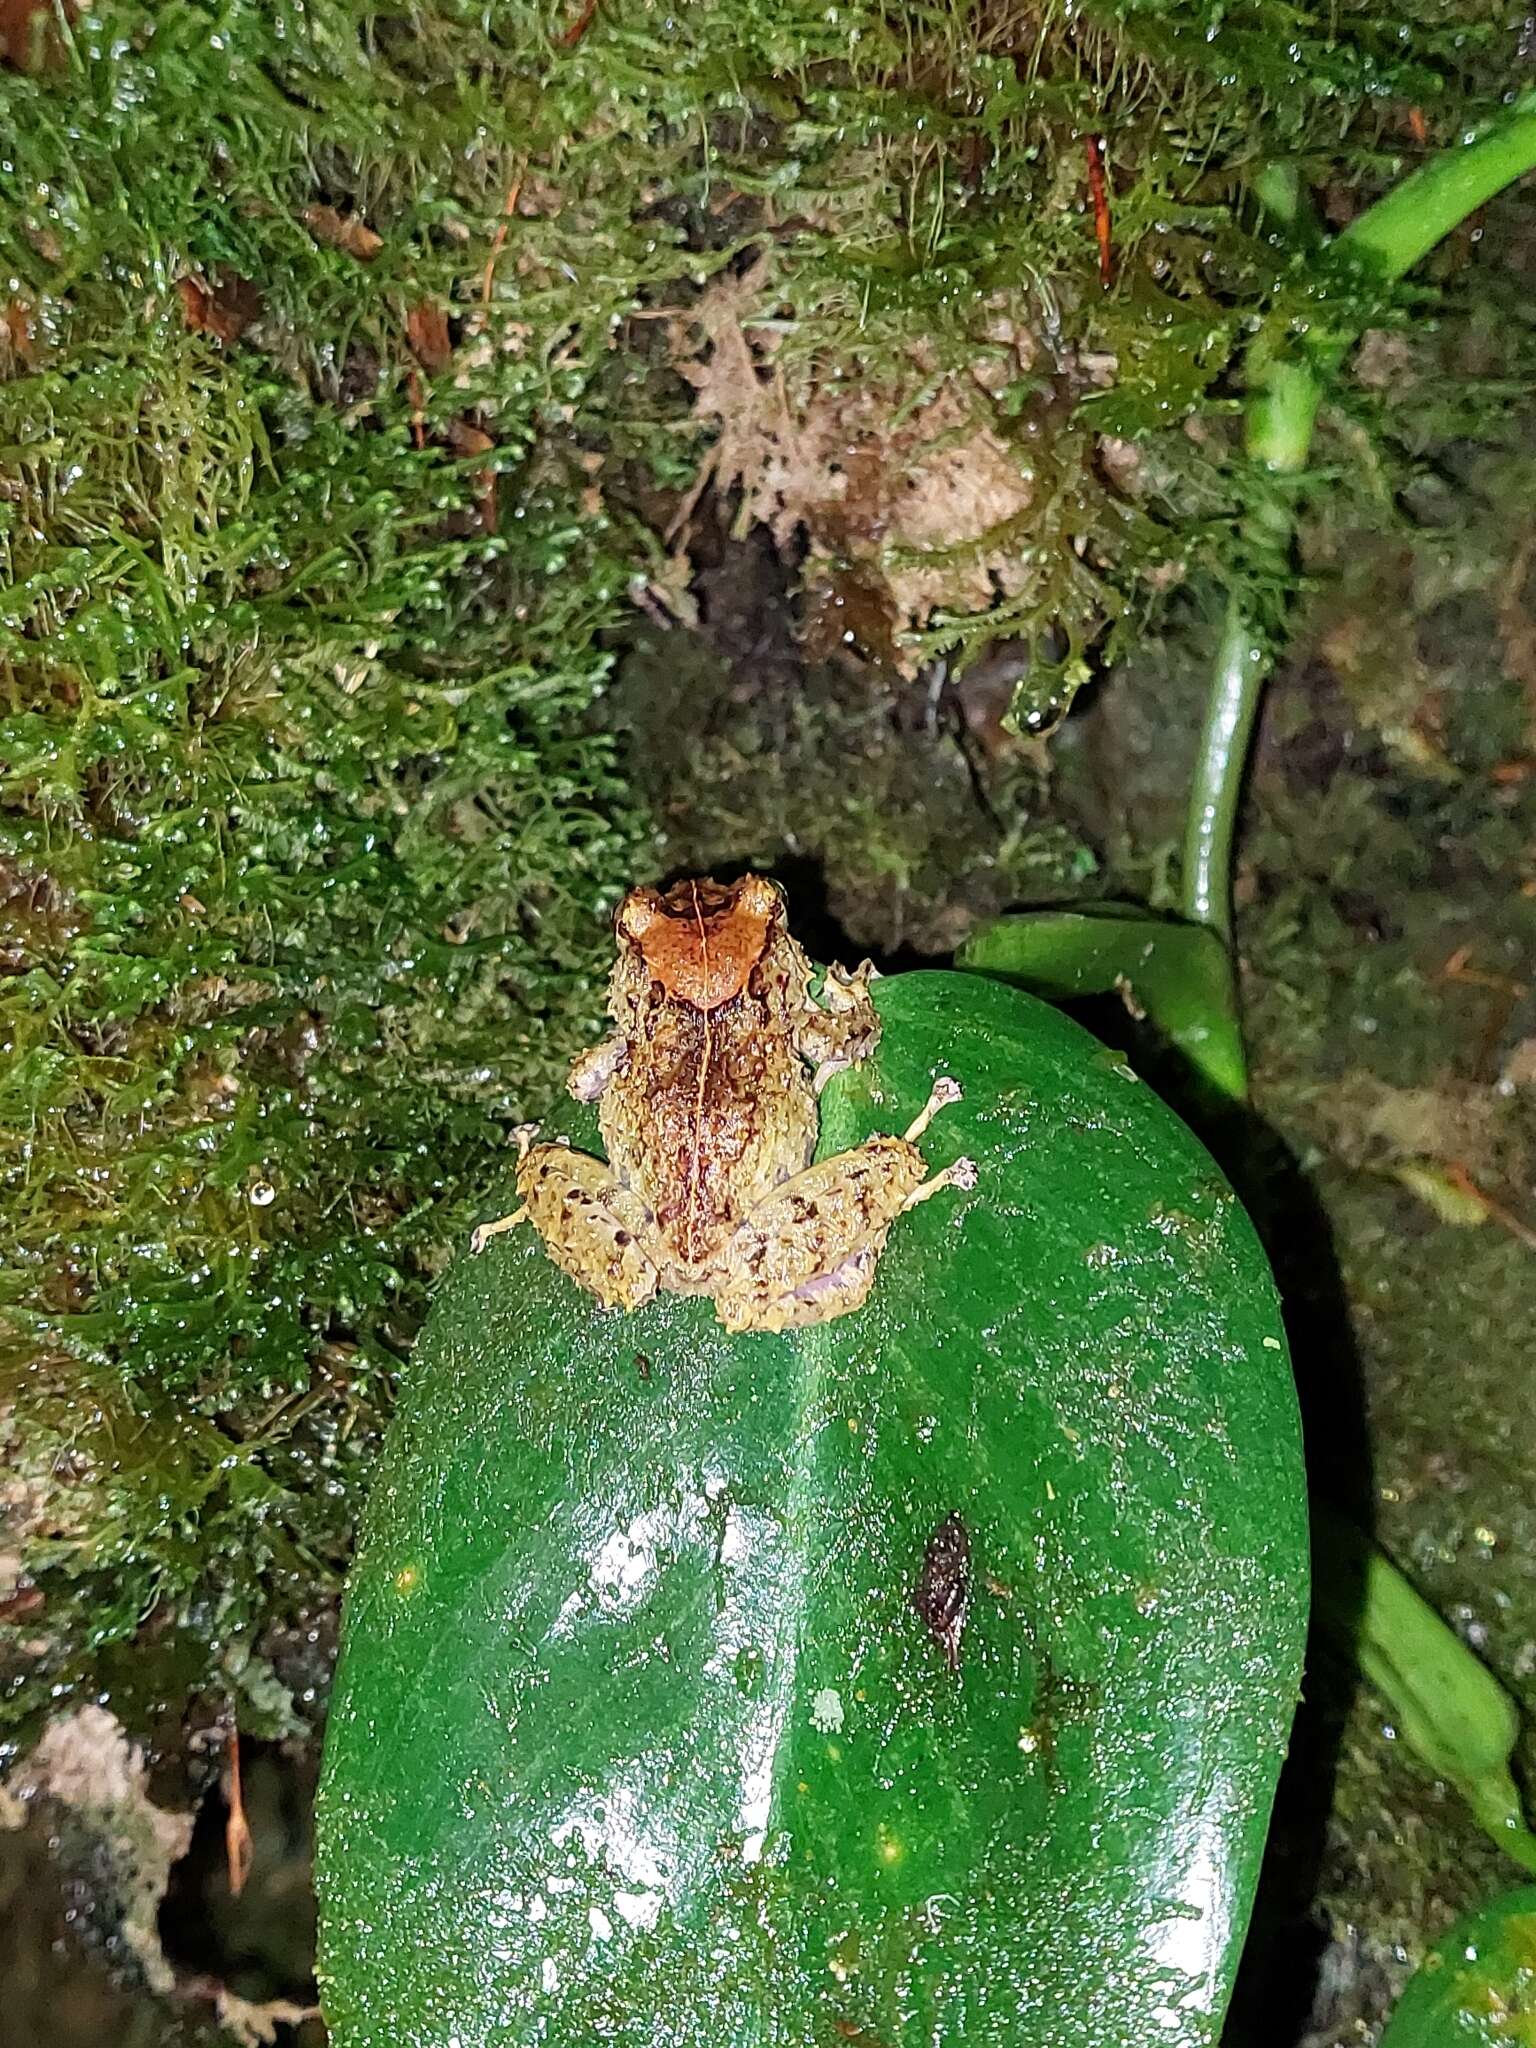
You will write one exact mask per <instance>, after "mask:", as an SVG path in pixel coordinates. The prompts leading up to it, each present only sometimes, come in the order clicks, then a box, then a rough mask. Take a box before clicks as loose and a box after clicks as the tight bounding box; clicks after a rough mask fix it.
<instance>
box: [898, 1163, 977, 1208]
mask: <svg viewBox="0 0 1536 2048" xmlns="http://www.w3.org/2000/svg"><path fill="white" fill-rule="evenodd" d="M976 1180H977V1173H976V1162H975V1160H974V1159H957V1160H956V1161H955V1163H954V1165H953V1166H946V1167H945V1169H944V1171H943V1172H942V1173H936V1174H934V1175H933V1177H932V1178H931V1179H930V1180H925V1181H924V1182H923V1184H922V1186H921V1187H916V1188H914V1189H913V1190H912V1192H911V1194H910V1195H908V1197H907V1199H906V1200H905V1202H903V1203H902V1205H901V1206H902V1211H903V1213H905V1212H906V1211H907V1210H908V1209H915V1208H916V1207H917V1205H918V1203H919V1202H926V1201H929V1200H930V1199H931V1198H932V1197H933V1196H934V1195H937V1194H942V1193H943V1191H944V1189H945V1188H973V1187H975V1185H976Z"/></svg>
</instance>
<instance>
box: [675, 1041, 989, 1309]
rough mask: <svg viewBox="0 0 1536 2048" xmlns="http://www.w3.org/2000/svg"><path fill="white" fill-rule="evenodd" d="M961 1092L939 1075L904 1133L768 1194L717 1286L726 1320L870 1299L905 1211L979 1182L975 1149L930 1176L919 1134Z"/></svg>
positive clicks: (739, 1235)
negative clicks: (884, 1253) (916, 1141)
mask: <svg viewBox="0 0 1536 2048" xmlns="http://www.w3.org/2000/svg"><path fill="white" fill-rule="evenodd" d="M959 1096H960V1090H959V1088H958V1087H957V1086H956V1084H955V1083H954V1082H953V1081H949V1080H944V1081H940V1082H937V1083H936V1084H935V1086H934V1090H933V1093H932V1095H930V1097H929V1098H928V1101H927V1103H926V1104H925V1105H924V1107H923V1110H922V1113H921V1114H920V1115H919V1116H918V1117H917V1118H916V1119H915V1121H914V1123H913V1124H912V1127H911V1129H910V1130H909V1131H908V1133H907V1135H906V1136H905V1137H900V1138H897V1137H894V1136H883V1137H875V1138H870V1139H868V1140H867V1141H866V1142H865V1143H864V1144H862V1145H858V1146H856V1147H855V1148H854V1149H853V1150H852V1151H851V1152H840V1153H838V1154H837V1156H836V1157H835V1158H832V1159H823V1160H820V1161H818V1163H817V1164H816V1165H814V1166H808V1167H806V1168H805V1170H804V1171H803V1172H801V1173H797V1174H794V1175H792V1176H791V1178H790V1179H789V1180H787V1181H785V1182H784V1183H783V1184H782V1185H781V1186H780V1187H777V1188H775V1189H774V1191H773V1192H772V1194H770V1195H767V1196H765V1197H764V1198H763V1200H762V1201H761V1202H759V1203H758V1204H757V1206H756V1207H755V1208H754V1209H752V1210H751V1212H750V1213H749V1214H748V1215H747V1216H746V1217H744V1218H743V1220H742V1222H741V1223H740V1225H739V1226H738V1227H737V1230H736V1232H735V1235H734V1236H733V1237H732V1239H731V1243H730V1246H729V1249H728V1251H727V1253H726V1268H727V1273H726V1279H725V1282H724V1284H723V1285H722V1287H721V1288H720V1290H719V1292H718V1293H717V1294H716V1296H715V1304H716V1307H717V1309H718V1311H719V1315H720V1320H721V1322H722V1323H724V1324H725V1326H726V1328H727V1329H729V1330H788V1329H793V1328H797V1327H803V1326H805V1325H808V1324H811V1323H828V1322H831V1321H832V1320H833V1318H834V1317H836V1316H844V1315H847V1314H848V1313H849V1311H850V1310H852V1309H856V1308H859V1307H861V1306H862V1304H863V1303H864V1301H865V1300H866V1299H867V1298H868V1295H869V1291H870V1289H871V1287H872V1286H873V1285H874V1280H875V1269H876V1267H877V1265H878V1264H879V1260H880V1254H881V1252H882V1251H883V1250H884V1248H885V1241H886V1237H887V1235H888V1233H889V1231H890V1228H891V1225H892V1224H893V1223H894V1222H895V1220H896V1218H897V1217H898V1216H900V1215H901V1214H902V1213H903V1212H904V1211H905V1210H907V1209H911V1208H915V1207H916V1206H917V1204H918V1203H919V1202H926V1201H927V1200H928V1199H929V1198H930V1196H933V1195H936V1194H938V1192H939V1191H940V1189H941V1188H949V1187H960V1188H969V1187H974V1186H975V1185H976V1168H975V1167H974V1165H973V1164H972V1163H971V1161H970V1160H969V1159H957V1160H956V1161H955V1163H954V1165H953V1166H947V1167H945V1169H944V1171H943V1172H942V1173H936V1174H933V1175H931V1176H930V1175H929V1173H928V1169H927V1166H926V1163H925V1162H924V1159H923V1155H922V1153H921V1152H919V1151H918V1149H917V1146H916V1145H915V1144H914V1143H913V1134H914V1133H915V1134H916V1135H917V1136H919V1137H920V1136H921V1135H922V1133H923V1132H924V1131H925V1130H926V1129H927V1127H928V1124H929V1123H930V1122H931V1120H932V1119H933V1117H934V1116H935V1115H936V1114H937V1112H938V1111H939V1110H941V1109H943V1108H944V1107H945V1106H946V1105H947V1104H948V1103H951V1102H956V1101H958V1100H959Z"/></svg>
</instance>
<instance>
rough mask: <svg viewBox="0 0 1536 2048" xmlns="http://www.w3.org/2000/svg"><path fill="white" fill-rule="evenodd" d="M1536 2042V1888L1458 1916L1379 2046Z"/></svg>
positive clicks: (1451, 2047) (1509, 2046) (1484, 2046)
mask: <svg viewBox="0 0 1536 2048" xmlns="http://www.w3.org/2000/svg"><path fill="white" fill-rule="evenodd" d="M1531 2041H1536V1885H1522V1886H1521V1887H1520V1889H1519V1890H1518V1891H1512V1892H1505V1893H1504V1894H1503V1896H1502V1897H1500V1898H1497V1899H1495V1900H1493V1902H1492V1903H1491V1904H1490V1905H1486V1906H1481V1907H1479V1908H1478V1910H1477V1911H1476V1912H1475V1913H1469V1914H1468V1915H1467V1917H1466V1918H1465V1919H1464V1920H1459V1921H1458V1922H1457V1923H1456V1925H1455V1926H1454V1927H1453V1928H1452V1929H1451V1931H1450V1933H1449V1934H1447V1935H1445V1936H1444V1937H1443V1938H1442V1939H1441V1940H1440V1941H1437V1942H1436V1943H1435V1946H1434V1947H1433V1948H1432V1949H1431V1950H1430V1951H1429V1954H1428V1955H1427V1956H1426V1957H1425V1958H1424V1961H1423V1962H1422V1963H1421V1964H1420V1966H1419V1969H1418V1971H1417V1973H1416V1974H1415V1975H1414V1976H1413V1977H1412V1978H1410V1980H1409V1983H1408V1989H1407V1990H1406V1991H1405V1992H1404V1993H1403V1995H1402V1998H1401V1999H1400V2000H1399V2002H1398V2006H1397V2010H1396V2011H1395V2012H1394V2013H1393V2015H1392V2018H1391V2019H1390V2021H1389V2022H1388V2023H1387V2031H1386V2032H1385V2033H1384V2034H1383V2035H1382V2037H1381V2048H1526V2044H1527V2043H1529V2042H1531Z"/></svg>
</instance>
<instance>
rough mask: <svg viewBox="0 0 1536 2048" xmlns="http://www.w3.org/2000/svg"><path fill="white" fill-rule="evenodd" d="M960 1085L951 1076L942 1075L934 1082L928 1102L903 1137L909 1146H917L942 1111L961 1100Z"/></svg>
mask: <svg viewBox="0 0 1536 2048" xmlns="http://www.w3.org/2000/svg"><path fill="white" fill-rule="evenodd" d="M960 1095H961V1089H960V1083H959V1082H958V1081H956V1080H955V1079H954V1078H953V1077H952V1076H951V1075H949V1074H940V1076H939V1078H938V1079H937V1081H935V1082H934V1084H933V1087H932V1090H931V1091H930V1093H929V1096H928V1100H927V1101H926V1102H925V1103H924V1104H923V1106H922V1108H921V1109H920V1110H919V1111H918V1113H917V1115H916V1116H915V1117H913V1119H912V1121H911V1123H910V1124H908V1126H907V1128H906V1130H905V1131H903V1133H902V1136H903V1137H904V1138H905V1139H906V1141H907V1143H908V1144H909V1145H915V1144H916V1143H917V1141H918V1139H919V1138H920V1137H921V1136H922V1135H923V1133H924V1131H926V1130H927V1128H928V1126H929V1125H930V1124H931V1123H932V1122H933V1120H934V1118H935V1117H936V1116H937V1115H938V1113H939V1111H940V1110H941V1109H948V1108H949V1107H950V1105H951V1103H955V1102H958V1101H959V1100H960Z"/></svg>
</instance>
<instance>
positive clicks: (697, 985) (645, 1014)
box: [470, 874, 977, 1332]
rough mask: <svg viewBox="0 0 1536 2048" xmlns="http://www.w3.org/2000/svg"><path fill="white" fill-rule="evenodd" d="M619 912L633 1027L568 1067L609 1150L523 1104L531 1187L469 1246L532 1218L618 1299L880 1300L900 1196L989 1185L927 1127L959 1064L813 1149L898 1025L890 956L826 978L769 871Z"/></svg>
mask: <svg viewBox="0 0 1536 2048" xmlns="http://www.w3.org/2000/svg"><path fill="white" fill-rule="evenodd" d="M614 934H615V941H616V958H615V960H614V964H613V968H612V971H611V974H610V976H609V981H608V990H607V997H608V1015H609V1018H610V1020H611V1022H612V1025H613V1029H612V1030H611V1031H610V1032H609V1033H608V1035H607V1036H606V1037H605V1038H603V1039H602V1040H601V1041H600V1042H599V1043H598V1044H596V1045H594V1046H591V1047H589V1048H588V1049H587V1050H586V1051H584V1052H582V1053H579V1054H578V1055H577V1056H576V1058H575V1059H574V1060H573V1061H572V1063H571V1068H570V1073H569V1077H568V1081H567V1087H568V1089H569V1092H570V1093H571V1095H572V1096H574V1097H575V1099H576V1100H577V1101H578V1102H588V1103H591V1102H595V1103H596V1104H597V1114H598V1127H599V1129H600V1131H601V1133H602V1138H603V1143H604V1146H605V1148H606V1151H607V1158H606V1159H600V1158H598V1157H597V1156H596V1155H595V1154H592V1153H587V1152H582V1151H580V1150H578V1149H577V1148H576V1147H574V1146H573V1145H571V1144H570V1143H568V1142H567V1141H566V1140H565V1139H563V1138H557V1139H554V1140H551V1141H545V1142H536V1139H537V1126H535V1125H526V1124H525V1125H522V1126H520V1127H519V1128H518V1130H517V1131H516V1132H515V1134H514V1135H515V1137H516V1141H517V1148H518V1165H517V1173H516V1184H517V1193H518V1198H519V1200H518V1206H517V1208H516V1209H515V1210H513V1211H512V1212H511V1214H509V1215H506V1216H501V1217H498V1218H496V1219H495V1220H494V1221H492V1222H487V1223H482V1224H481V1225H480V1226H479V1227H478V1228H477V1229H476V1230H475V1232H474V1234H473V1236H472V1238H471V1240H470V1251H471V1253H473V1254H479V1253H481V1252H483V1251H484V1250H485V1249H486V1247H487V1246H488V1245H489V1244H490V1243H491V1241H492V1240H493V1239H494V1238H496V1237H498V1236H500V1235H501V1234H502V1233H503V1232H507V1231H512V1230H516V1229H517V1228H519V1227H520V1226H521V1225H522V1224H524V1223H525V1222H526V1223H528V1224H530V1225H531V1226H532V1228H533V1230H534V1231H535V1232H536V1233H537V1235H538V1237H539V1238H540V1239H541V1240H542V1242H543V1245H544V1248H545V1250H546V1251H547V1252H548V1254H549V1256H550V1257H551V1258H552V1259H553V1260H554V1262H555V1264H556V1265H557V1266H559V1267H560V1269H561V1270H562V1271H563V1272H564V1273H566V1274H567V1275H568V1276H569V1277H570V1278H571V1279H572V1280H574V1281H575V1282H576V1283H577V1284H578V1285H579V1286H581V1287H583V1288H584V1289H586V1290H587V1292H588V1293H590V1294H593V1295H595V1296H596V1297H597V1300H598V1302H599V1303H600V1304H601V1306H602V1307H603V1308H604V1309H619V1310H633V1309H636V1308H639V1307H641V1306H643V1304H645V1303H646V1302H648V1301H650V1300H651V1299H652V1298H653V1297H654V1296H655V1295H657V1294H659V1293H670V1294H678V1295H703V1296H707V1297H708V1298H709V1299H710V1300H711V1301H712V1303H713V1304H714V1309H715V1314H716V1316H717V1318H718V1320H719V1321H720V1322H721V1323H722V1324H723V1325H724V1327H725V1328H726V1329H727V1330H729V1331H732V1332H747V1331H763V1332H777V1331H783V1330H787V1329H792V1328H803V1327H806V1326H809V1325H812V1324H817V1323H826V1322H831V1321H833V1320H834V1319H835V1318H837V1317H839V1316H845V1315H848V1314H851V1313H852V1312H853V1311H854V1310H855V1309H857V1308H860V1307H862V1306H863V1304H864V1302H865V1301H866V1300H867V1299H868V1297H869V1294H870V1291H871V1289H872V1287H873V1285H874V1281H875V1274H876V1269H877V1266H878V1264H879V1261H880V1257H881V1254H882V1253H883V1251H884V1249H885V1245H886V1240H887V1237H888V1235H889V1232H890V1230H891V1227H892V1225H893V1224H894V1223H895V1222H896V1220H897V1218H898V1217H900V1216H902V1215H904V1214H905V1213H906V1212H907V1211H908V1210H909V1209H913V1208H915V1207H917V1205H918V1204H919V1203H922V1202H927V1201H929V1200H931V1199H932V1198H933V1197H934V1196H935V1195H937V1194H939V1193H941V1192H942V1191H943V1190H945V1189H962V1190H963V1189H969V1188H973V1187H974V1186H975V1185H976V1179H977V1173H976V1167H975V1164H974V1162H973V1161H971V1160H969V1159H957V1160H955V1161H954V1163H953V1164H952V1165H949V1166H946V1167H944V1168H943V1169H942V1171H940V1172H938V1173H930V1172H929V1170H928V1166H927V1163H926V1161H925V1160H924V1157H923V1154H922V1153H921V1151H920V1150H919V1149H918V1141H919V1139H921V1138H922V1136H923V1134H924V1132H925V1131H926V1130H927V1129H928V1127H929V1125H930V1124H931V1122H932V1121H933V1119H934V1117H935V1116H936V1115H937V1114H938V1113H939V1112H940V1111H941V1110H942V1109H944V1108H946V1107H947V1106H949V1105H950V1104H952V1103H955V1102H958V1101H959V1100H960V1096H961V1090H960V1085H959V1083H958V1082H957V1081H956V1080H955V1079H954V1078H953V1077H952V1076H950V1075H942V1074H941V1075H939V1076H938V1077H937V1078H936V1079H935V1081H934V1083H933V1087H932V1089H931V1091H930V1093H929V1096H928V1099H927V1101H926V1102H925V1103H924V1104H923V1105H922V1107H921V1108H920V1109H919V1110H918V1112H917V1114H916V1115H915V1116H914V1117H913V1118H912V1120H911V1122H910V1123H909V1124H908V1125H907V1127H906V1129H905V1130H904V1131H903V1132H902V1134H901V1135H900V1136H897V1135H895V1134H894V1133H883V1134H877V1135H876V1136H874V1137H871V1138H868V1139H866V1140H865V1141H864V1143H863V1144H861V1145H856V1146H853V1147H851V1148H850V1149H849V1150H848V1151H846V1152H839V1153H837V1154H835V1155H834V1156H833V1157H831V1158H828V1159H822V1160H818V1161H815V1162H814V1163H813V1155H814V1153H815V1150H816V1143H817V1138H818V1136H819V1132H820V1121H821V1112H820V1096H821V1092H822V1090H823V1089H824V1088H825V1086H826V1084H827V1082H828V1081H829V1080H830V1079H831V1078H832V1076H833V1075H834V1074H837V1073H841V1072H844V1071H846V1070H847V1069H848V1068H850V1067H854V1066H857V1065H859V1064H860V1063H861V1062H862V1061H864V1060H866V1059H868V1057H869V1056H870V1054H871V1053H872V1052H873V1051H874V1049H875V1046H876V1045H877V1044H878V1042H879V1037H880V1029H881V1025H880V1018H879V1015H878V1013H877V1011H876V1009H875V1005H874V1002H873V999H872V997H871V995H870V985H871V982H872V980H874V979H875V978H876V976H875V970H874V968H873V966H872V965H871V963H870V962H869V961H867V960H866V961H864V962H863V963H862V965H860V966H859V967H857V968H855V969H853V970H852V971H848V970H846V969H844V968H841V967H837V966H833V967H829V968H828V970H827V972H826V974H825V976H824V978H823V983H822V988H821V992H820V999H819V1000H818V999H817V998H816V997H815V996H813V994H812V983H813V980H814V975H813V972H812V968H811V964H810V961H809V959H808V957H807V955H806V953H805V952H804V950H803V949H802V948H801V946H800V944H799V943H798V941H797V940H796V939H795V938H794V937H793V935H792V934H791V932H790V929H789V906H788V900H787V898H786V896H785V894H784V891H783V890H782V889H781V888H780V887H779V885H778V884H777V883H776V882H775V881H773V880H772V879H771V878H770V877H768V876H766V875H760V874H747V875H743V876H742V877H740V878H739V879H738V880H735V881H731V882H717V881H714V880H712V879H710V878H708V877H704V878H700V879H686V880H683V881H680V882H676V883H674V884H673V885H672V886H671V887H669V888H666V889H656V888H651V887H648V886H643V885H642V886H639V887H636V888H633V889H631V890H630V891H629V892H628V894H627V895H626V896H625V897H624V899H623V901H622V902H621V903H620V905H619V907H618V910H617V912H616V913H615V916H614Z"/></svg>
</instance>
